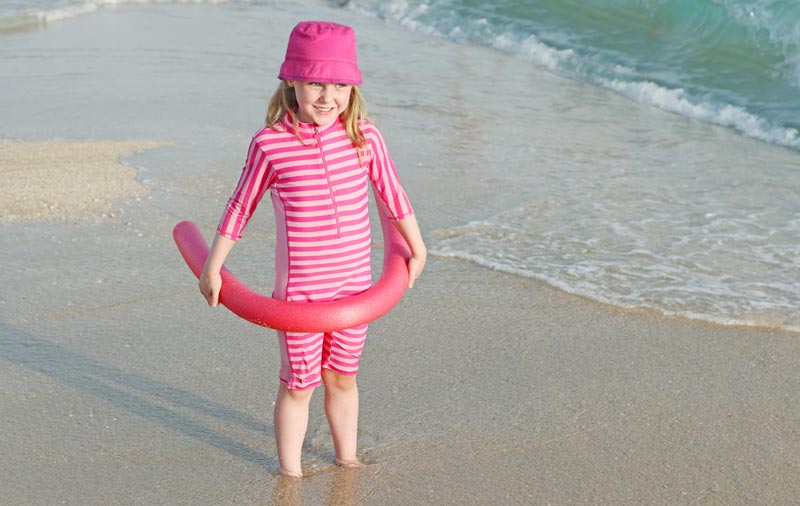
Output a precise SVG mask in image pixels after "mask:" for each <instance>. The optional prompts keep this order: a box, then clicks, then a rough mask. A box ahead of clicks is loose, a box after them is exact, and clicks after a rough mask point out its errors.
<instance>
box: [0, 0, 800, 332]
mask: <svg viewBox="0 0 800 506" xmlns="http://www.w3.org/2000/svg"><path fill="white" fill-rule="evenodd" d="M127 3H153V4H162V3H163V4H180V3H187V4H191V3H208V4H213V3H218V2H216V1H215V0H208V1H206V2H203V1H200V0H198V2H193V1H190V0H187V1H183V2H180V1H178V2H161V1H158V0H151V1H150V2H147V1H146V0H13V1H11V2H4V3H3V5H2V6H0V32H2V33H0V49H2V40H3V39H2V37H3V36H4V35H3V33H5V36H10V34H13V33H18V32H20V31H25V30H39V29H50V28H51V25H52V26H53V27H54V26H57V24H58V23H59V22H61V21H64V20H68V19H70V18H73V17H76V16H86V15H89V16H90V15H94V14H96V13H98V12H101V11H103V10H104V9H112V8H117V7H118V6H120V5H124V4H127ZM339 3H340V2H328V4H329V5H338V4H339ZM280 4H281V3H280V2H267V1H260V0H248V1H237V0H231V1H229V2H221V5H220V6H219V8H220V9H225V10H224V16H223V17H220V18H219V21H216V20H215V18H211V17H204V18H203V19H202V20H200V21H197V20H195V22H202V23H206V24H208V25H209V26H208V28H209V29H213V26H214V23H221V22H225V23H228V24H232V23H233V24H236V23H239V26H250V25H247V24H246V23H243V22H240V21H242V20H243V19H244V17H252V16H253V15H256V14H257V15H262V16H263V15H265V14H264V10H265V8H267V6H268V7H269V8H280ZM186 9H189V7H188V6H187V7H186ZM345 9H347V10H349V11H351V12H352V13H358V14H360V15H367V16H372V17H378V18H381V19H383V20H384V22H385V23H387V24H389V25H393V26H394V27H401V28H403V29H408V30H413V31H417V32H420V35H419V37H426V38H427V37H432V38H431V39H430V40H437V39H439V40H444V41H447V42H446V43H447V44H455V45H457V46H462V47H464V48H465V49H467V48H471V47H475V46H480V47H483V48H485V53H481V54H486V53H487V52H488V53H491V52H497V54H500V53H502V55H503V58H509V57H510V58H512V59H516V60H517V63H516V64H515V65H513V66H510V67H508V66H506V67H503V70H502V74H497V75H494V76H491V77H487V76H486V74H485V73H483V74H480V75H481V79H482V80H483V81H485V83H482V84H481V85H476V84H475V83H465V84H464V86H463V89H462V90H459V93H460V95H459V93H455V92H453V90H441V89H439V88H437V87H436V84H437V82H432V81H435V80H436V79H440V80H441V79H443V76H442V77H438V78H435V77H434V76H436V75H437V74H436V72H437V69H438V67H440V65H439V63H440V62H437V61H436V60H435V57H431V54H434V53H435V50H432V51H431V52H430V53H426V54H425V55H421V56H419V58H427V59H428V60H430V61H421V62H419V69H420V71H419V72H418V73H416V75H413V76H409V77H407V79H406V81H404V83H405V84H404V86H405V87H406V89H408V88H413V87H416V88H415V89H424V90H427V91H426V92H425V93H424V94H422V93H417V94H416V95H414V94H407V95H404V96H402V97H399V96H398V95H399V94H398V93H397V89H396V87H395V88H394V89H390V88H389V87H387V88H380V87H373V88H372V90H368V91H371V92H372V95H371V96H372V97H375V96H376V95H377V97H378V99H379V100H377V101H374V102H372V105H375V106H376V109H377V110H378V111H380V110H381V109H383V110H384V111H386V110H389V111H390V113H391V112H392V111H394V112H395V113H396V114H398V115H400V114H404V111H408V110H412V112H413V114H414V115H415V118H416V119H415V121H420V118H424V121H425V122H427V123H429V124H430V125H429V126H428V127H426V128H429V130H428V131H429V133H430V135H431V138H436V139H442V140H443V142H446V143H447V144H448V145H446V146H442V153H443V154H441V153H440V154H439V155H437V156H438V158H437V157H434V159H433V161H430V160H426V163H429V164H430V165H433V166H434V169H436V168H437V167H445V166H447V165H448V164H450V163H454V164H456V165H458V166H461V167H467V165H470V164H472V165H476V166H479V167H478V168H477V169H475V170H479V171H480V174H481V178H480V181H479V183H480V184H481V185H482V186H476V187H475V188H477V190H476V192H478V193H475V194H476V195H482V199H481V200H480V201H477V202H476V201H475V200H476V199H470V201H469V202H466V201H465V202H464V203H463V208H460V209H455V210H448V211H450V212H452V215H453V216H463V217H464V219H463V220H462V221H458V220H455V222H448V223H437V222H436V220H432V219H430V218H427V219H424V217H423V223H428V224H430V223H436V226H434V227H433V229H432V230H431V229H428V230H427V233H428V235H429V243H430V249H431V251H432V253H433V254H435V255H438V256H443V257H453V258H460V259H465V260H469V261H473V262H475V263H477V264H479V265H482V266H486V267H490V268H494V269H497V270H501V271H505V272H510V273H515V274H518V275H522V276H529V277H533V278H537V279H540V280H544V281H546V282H547V283H549V284H551V285H553V286H556V287H558V288H560V289H563V290H566V291H569V292H572V293H576V294H580V295H583V296H586V297H588V298H591V299H594V300H598V301H601V302H604V303H609V304H613V305H617V306H622V307H629V308H650V309H654V310H657V311H660V312H662V313H665V314H675V315H681V316H686V317H691V318H698V319H703V320H707V321H713V322H717V323H723V324H745V325H764V326H773V327H778V328H785V329H793V330H800V314H799V313H798V310H797V308H798V305H799V304H800V274H798V272H800V254H799V253H798V244H800V140H798V130H797V129H798V119H797V118H799V117H800V115H798V113H800V101H799V100H797V96H798V95H797V92H798V88H800V4H798V3H797V2H792V1H769V0H762V1H735V0H698V1H683V0H669V1H668V0H662V1H659V0H608V1H599V0H589V1H573V0H542V1H528V2H522V1H498V2H491V3H488V2H471V1H464V0H459V1H454V0H437V1H428V2H422V1H410V0H409V1H381V2H379V1H371V0H351V1H350V2H348V3H347V5H346V6H345ZM188 12H189V11H187V16H190V15H191V14H189V13H188ZM220 12H221V14H222V13H223V11H220ZM169 14H170V15H174V12H173V11H170V13H169ZM151 16H152V14H151ZM237 16H241V18H239V21H237V18H236V17H237ZM156 21H158V20H157V19H156V18H152V19H151V22H156ZM228 28H230V27H228ZM288 30H289V27H287V29H286V30H285V32H286V33H288ZM206 33H208V32H206ZM286 33H281V34H279V35H275V37H274V39H275V40H276V41H277V40H279V39H280V40H281V41H282V40H283V39H285V36H286ZM111 35H112V34H109V36H111ZM258 36H259V34H258V32H257V31H255V30H254V31H253V33H251V34H237V35H236V36H235V37H232V38H230V42H229V44H230V46H229V47H208V48H205V50H203V51H201V52H202V53H203V59H200V58H199V57H198V55H189V54H188V50H187V52H186V54H184V53H182V52H181V51H182V50H181V49H170V50H169V51H162V52H161V53H159V54H160V56H159V57H158V58H161V59H162V60H164V61H163V62H161V63H164V66H163V68H162V67H161V66H159V67H158V68H157V69H155V70H156V72H154V73H150V74H149V75H148V77H147V78H146V79H145V82H148V83H150V84H151V85H152V84H153V83H156V84H159V85H163V86H172V87H173V88H175V89H176V90H177V89H180V90H181V94H180V95H176V99H175V101H173V103H170V105H169V107H172V108H174V107H175V105H174V102H178V103H180V101H181V100H185V101H186V103H185V104H184V107H183V108H180V107H179V108H178V109H177V113H174V114H172V115H171V116H169V115H167V116H165V117H159V118H158V119H156V118H153V119H152V121H145V119H146V118H145V116H146V114H144V113H146V112H147V111H148V110H149V109H148V108H152V107H155V106H154V105H153V103H154V102H157V101H158V100H160V98H159V97H160V96H163V93H160V94H156V93H155V92H152V90H151V89H150V88H153V87H152V86H148V87H145V88H142V85H141V84H140V82H141V81H140V80H137V79H140V76H137V75H135V73H134V72H133V71H131V75H130V76H125V77H126V79H124V80H120V81H119V83H123V84H121V85H122V86H130V89H127V88H126V89H123V90H120V89H118V88H116V86H119V85H120V84H119V83H117V84H115V88H114V89H113V90H112V89H111V88H110V87H108V89H104V87H103V83H93V82H88V81H87V82H85V83H84V82H82V81H75V80H76V79H77V80H80V79H84V77H81V75H82V74H81V73H80V72H78V73H73V74H70V75H69V76H67V74H66V73H64V74H63V75H64V77H65V79H66V78H67V77H68V78H69V79H72V80H73V82H80V83H81V85H83V86H84V87H85V89H84V90H83V92H82V93H84V94H86V93H89V91H88V90H90V89H93V90H95V91H91V93H95V94H96V93H100V94H101V95H102V94H104V93H107V94H111V93H112V92H114V93H118V94H120V95H121V96H123V95H124V96H126V97H129V98H128V100H131V98H130V97H134V99H136V100H140V101H141V104H139V105H138V106H136V108H137V109H139V110H140V111H141V112H142V113H143V114H141V116H140V118H139V120H138V121H137V122H132V123H133V124H134V125H138V128H140V131H138V132H134V134H135V135H136V136H137V137H141V138H146V137H147V132H152V135H151V137H152V136H153V135H154V136H155V137H157V138H158V139H161V138H163V137H165V136H166V134H167V132H174V131H176V130H178V129H179V128H180V129H183V130H184V131H185V132H189V130H191V129H192V128H194V130H191V132H190V133H191V136H192V138H193V139H197V138H198V137H196V136H195V134H198V135H199V134H202V135H205V136H206V137H204V138H203V140H202V141H197V140H195V142H194V144H193V146H192V147H193V149H194V150H195V156H196V151H197V148H198V147H199V146H211V147H209V148H208V149H209V150H208V151H207V152H206V154H211V153H212V152H213V151H214V150H215V149H218V147H219V145H218V144H214V143H213V142H212V140H214V139H216V140H217V141H218V140H219V139H224V140H226V141H228V142H229V144H230V145H233V144H241V143H243V142H245V141H246V139H244V137H246V135H245V133H247V132H245V133H242V132H243V131H244V130H247V128H248V127H249V126H253V127H254V126H256V125H250V124H247V121H246V120H244V117H245V116H244V114H245V110H247V109H248V108H250V107H251V106H252V104H256V103H257V104H258V106H259V107H261V106H263V104H262V103H261V102H263V99H264V95H265V94H266V93H268V90H261V89H259V90H255V89H253V88H252V86H251V85H250V84H247V83H246V82H245V81H243V80H241V81H237V83H238V85H240V89H238V90H237V89H232V90H231V88H230V84H231V81H230V77H229V76H231V75H235V73H236V72H242V73H244V72H252V71H253V70H252V68H253V67H248V62H249V58H250V55H251V54H252V51H253V50H254V48H249V47H238V46H237V47H233V45H241V46H245V45H247V44H253V45H254V46H255V45H257V42H256V39H257V37H258ZM248 41H250V42H248ZM185 42H186V44H187V45H186V46H185V47H195V48H197V47H203V46H202V44H203V41H202V40H200V39H198V40H190V41H185ZM167 43H169V41H149V40H147V38H146V37H143V38H142V41H141V43H140V44H139V46H137V49H136V50H137V51H139V52H142V54H144V53H147V54H148V55H149V56H148V57H147V58H152V54H154V52H156V51H158V46H159V45H164V44H167ZM76 47H80V44H77V45H76ZM370 49H371V50H370ZM53 51H54V53H53V54H59V56H63V55H64V54H66V53H65V52H62V53H58V51H60V49H53ZM120 51H122V50H120ZM124 51H128V53H125V54H128V57H130V58H132V59H133V60H132V61H133V63H134V65H129V67H131V68H132V69H137V67H136V65H135V63H136V60H135V58H136V57H135V56H134V53H133V51H132V50H128V49H125V50H124ZM124 51H123V52H124ZM384 51H386V50H385V49H384ZM276 52H277V53H280V51H276ZM376 52H377V48H376V47H375V46H374V44H373V47H372V48H363V46H362V58H364V59H365V60H366V63H367V64H368V63H369V62H368V59H369V58H370V54H375V53H376ZM465 54H468V55H469V58H474V57H476V55H477V53H474V52H468V53H465ZM81 55H82V53H81V52H80V51H75V52H73V53H70V54H69V57H72V58H75V63H76V64H77V63H81V60H82V58H83V57H82V56H81ZM111 55H112V53H111V52H110V53H109V55H108V57H111ZM509 55H510V56H509ZM40 56H41V55H38V56H37V55H33V56H32V57H40ZM398 56H399V53H398ZM4 57H5V58H6V59H7V63H8V65H11V66H13V64H14V62H13V61H12V60H13V57H14V55H9V54H5V55H4ZM103 57H104V56H103V55H101V57H100V58H96V59H95V60H96V61H99V62H101V63H102V62H103ZM406 57H407V58H411V57H413V56H408V55H406ZM188 58H196V61H194V63H195V64H196V65H194V66H192V65H188V64H191V63H192V62H190V61H188ZM173 60H174V61H175V62H179V60H180V62H181V65H183V64H187V68H189V67H190V68H194V69H195V70H194V72H197V73H198V74H191V75H190V74H188V73H187V74H184V73H182V72H176V73H174V74H165V75H160V74H159V72H163V69H164V68H168V67H169V65H168V64H169V62H170V61H173ZM183 60H187V61H183ZM143 61H144V58H143ZM9 62H10V63H9ZM462 63H463V65H466V66H469V65H470V64H475V61H465V62H462ZM87 65H88V64H87ZM142 65H143V66H142V67H141V68H138V69H137V70H139V71H141V70H149V69H148V68H147V66H148V65H152V61H151V60H147V61H146V62H144V63H143V64H142ZM481 65H490V58H489V59H487V61H486V62H483V63H481ZM265 66H266V63H265ZM5 68H10V67H9V66H6V67H5ZM182 68H183V67H179V70H180V69H182ZM258 72H260V73H262V74H264V77H265V80H266V77H267V74H268V73H269V72H268V69H266V68H264V69H261V70H258ZM537 73H538V74H542V73H552V74H554V75H555V76H558V79H564V78H566V79H568V80H569V81H568V82H569V83H573V84H558V83H559V81H558V80H546V79H545V80H542V79H539V78H536V77H535V74H537ZM85 75H86V76H90V75H91V73H90V72H85ZM198 75H199V77H198ZM475 75H478V74H475ZM76 76H77V77H76ZM532 76H534V77H532ZM9 77H11V76H6V78H9ZM273 77H274V76H273ZM141 78H144V75H143V74H142V75H141ZM158 79H165V81H164V82H161V81H158ZM167 79H168V80H169V83H168V82H167V81H166V80H167ZM198 79H199V80H200V81H202V83H203V85H202V86H196V83H197V82H198ZM459 79H462V80H464V81H468V80H469V79H470V75H469V74H468V73H464V75H462V76H461V77H459ZM223 80H225V81H224V83H223ZM428 81H431V82H428ZM547 82H551V83H553V84H551V85H549V86H550V87H549V88H547V89H545V88H546V86H545V83H547ZM124 83H129V84H124ZM533 83H535V84H536V86H537V87H540V88H537V89H532V88H531V84H533ZM218 84H219V86H220V87H224V88H225V89H226V90H228V91H229V92H230V93H231V95H232V97H233V98H231V99H230V100H228V101H225V102H222V101H219V100H218V97H214V100H208V101H207V103H208V107H209V108H214V111H215V114H214V116H215V121H214V125H213V127H209V126H208V125H202V124H201V123H202V121H204V120H203V119H201V116H200V113H199V112H198V109H197V108H196V107H195V106H193V105H192V104H196V103H197V102H198V99H199V98H204V97H205V96H203V97H201V96H200V95H202V94H203V93H209V98H210V97H211V95H210V91H209V90H213V89H214V87H215V86H217V85H218ZM39 85H40V84H29V86H30V87H31V90H32V91H36V92H38V93H35V95H38V96H42V95H44V96H45V97H46V95H47V93H48V89H49V88H48V86H50V85H47V86H45V84H41V88H37V86H39ZM90 85H97V86H90ZM480 86H484V87H485V88H486V89H487V90H490V89H495V88H501V89H502V91H501V92H500V94H499V95H496V96H494V97H493V96H492V93H487V94H486V95H483V96H482V95H480V94H479V93H478V92H475V91H473V92H471V93H468V90H470V89H472V90H476V89H480ZM592 89H594V90H595V91H592ZM559 90H560V91H559ZM151 92H152V96H151V95H150V93H151ZM76 93H78V91H76ZM539 94H544V95H545V96H544V97H542V96H538V95H539ZM237 96H239V97H241V96H244V97H245V98H246V100H244V99H242V100H239V99H236V98H235V97H237ZM135 97H139V98H135ZM453 97H460V98H458V100H457V99H455V98H453ZM548 97H549V98H548ZM89 98H91V97H89V96H86V97H82V96H80V95H79V96H78V98H77V99H76V101H79V102H80V101H84V102H85V103H86V104H87V105H86V107H81V108H75V110H74V111H71V114H72V116H71V120H72V121H73V122H74V124H75V125H79V126H80V127H81V131H83V132H84V133H86V132H88V134H89V135H90V136H92V137H95V138H101V137H102V136H103V135H102V134H103V133H105V134H106V135H107V136H108V135H110V136H111V137H115V136H122V137H130V136H131V128H135V127H131V126H129V125H120V124H118V122H115V121H111V120H108V121H107V122H106V119H105V116H104V115H102V114H98V111H97V110H95V109H93V108H92V106H91V105H90V104H91V100H89ZM84 99H86V100H84ZM37 100H38V101H39V102H41V101H42V100H41V99H39V98H37ZM108 100H111V99H110V98H108ZM223 104H224V105H223ZM420 104H422V105H424V107H423V106H420ZM496 104H510V105H508V107H506V108H505V109H502V107H501V106H500V105H496ZM119 105H120V107H131V106H130V104H127V105H125V104H123V103H122V102H120V104H119ZM15 106H17V104H11V103H9V104H6V111H11V110H12V109H14V107H15ZM156 106H158V104H157V103H156ZM162 106H163V107H166V104H162ZM512 106H513V108H512ZM41 110H42V113H41V114H42V116H41V118H40V119H39V120H37V119H36V117H35V116H32V117H31V118H29V122H30V124H29V126H28V127H26V126H25V124H24V122H19V123H16V124H15V125H14V126H13V127H12V126H11V125H8V124H7V125H5V127H4V128H3V129H2V130H3V131H2V132H0V136H3V137H5V138H8V139H16V138H30V137H35V136H37V135H44V136H45V137H52V136H56V137H58V136H59V134H58V132H59V130H58V129H55V128H54V129H53V130H52V131H51V130H48V128H51V127H50V125H49V124H48V122H46V121H44V118H45V117H46V116H47V114H50V113H52V112H53V111H54V110H57V105H52V106H51V107H50V108H46V109H41ZM662 110H663V111H667V112H669V113H674V114H665V113H663V112H661V111H662ZM83 111H85V112H83ZM174 111H175V109H173V112H174ZM206 112H208V111H206ZM82 114H83V116H82ZM84 116H85V117H84ZM143 118H144V119H143ZM181 118H183V119H181ZM443 118H449V119H447V120H446V119H443ZM451 120H452V121H451ZM190 123H191V124H190ZM245 124H246V125H247V126H243V125H245ZM709 125H714V126H709ZM34 127H35V128H34ZM26 128H27V129H26ZM443 129H451V130H452V135H449V136H442V137H436V136H437V135H440V134H439V133H438V132H440V131H441V130H443ZM60 135H61V136H63V134H60ZM185 135H187V136H189V135H190V134H189V133H185ZM394 146H397V147H401V148H402V147H403V143H395V144H394ZM237 147H238V146H237ZM395 156H396V158H400V159H403V158H407V156H406V157H404V155H403V153H396V154H395ZM464 170H465V171H466V170H467V169H464ZM498 182H499V183H498ZM463 184H464V183H462V182H454V183H453V191H459V190H458V188H459V186H458V185H463ZM500 189H502V190H500ZM175 191H178V190H175ZM224 191H227V190H224ZM480 192H482V193H480ZM173 197H174V195H173ZM465 200H466V199H465ZM417 207H418V208H422V209H424V208H425V207H426V203H425V202H422V203H421V204H420V203H418V204H417ZM442 211H443V212H446V211H444V210H442Z"/></svg>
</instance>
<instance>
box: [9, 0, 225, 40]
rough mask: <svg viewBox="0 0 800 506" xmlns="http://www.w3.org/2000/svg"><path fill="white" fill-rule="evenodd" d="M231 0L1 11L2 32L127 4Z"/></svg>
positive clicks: (97, 1)
mask: <svg viewBox="0 0 800 506" xmlns="http://www.w3.org/2000/svg"><path fill="white" fill-rule="evenodd" d="M229 1H230V0H86V1H84V2H80V3H74V4H71V5H61V6H53V7H42V8H21V9H14V10H6V11H0V33H7V32H14V31H19V30H28V29H36V28H41V27H44V26H47V25H48V24H51V23H56V22H59V21H64V20H67V19H71V18H75V17H78V16H83V15H86V14H92V13H94V12H97V11H98V10H100V9H102V8H104V7H110V6H115V5H125V4H224V3H228V2H229Z"/></svg>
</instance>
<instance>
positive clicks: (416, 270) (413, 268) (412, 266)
mask: <svg viewBox="0 0 800 506" xmlns="http://www.w3.org/2000/svg"><path fill="white" fill-rule="evenodd" d="M426 256H427V255H422V258H420V257H419V256H412V257H411V258H410V259H409V260H408V287H409V288H413V287H414V281H416V280H417V278H418V277H419V276H420V274H422V270H423V269H424V268H425V257H426Z"/></svg>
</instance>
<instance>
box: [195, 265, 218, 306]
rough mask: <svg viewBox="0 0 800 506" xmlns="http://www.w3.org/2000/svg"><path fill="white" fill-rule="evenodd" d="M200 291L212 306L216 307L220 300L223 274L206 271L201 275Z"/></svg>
mask: <svg viewBox="0 0 800 506" xmlns="http://www.w3.org/2000/svg"><path fill="white" fill-rule="evenodd" d="M199 286H200V293H202V294H203V297H205V298H206V302H208V305H209V306H211V307H216V306H217V303H218V302H219V291H220V289H221V288H222V276H220V275H219V273H218V272H217V273H206V272H203V273H202V274H201V275H200V283H199Z"/></svg>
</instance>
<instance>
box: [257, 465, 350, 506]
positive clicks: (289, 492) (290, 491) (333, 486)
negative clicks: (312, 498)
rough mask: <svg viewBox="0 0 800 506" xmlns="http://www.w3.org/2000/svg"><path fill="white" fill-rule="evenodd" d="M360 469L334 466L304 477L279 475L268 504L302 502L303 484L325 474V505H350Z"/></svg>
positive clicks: (297, 505) (285, 505)
mask: <svg viewBox="0 0 800 506" xmlns="http://www.w3.org/2000/svg"><path fill="white" fill-rule="evenodd" d="M361 471H362V470H361V469H354V468H351V467H344V466H336V467H334V468H333V471H332V472H331V473H320V474H316V475H313V476H311V477H306V478H302V479H300V478H291V477H287V476H279V477H278V478H277V480H276V482H275V486H274V487H273V489H272V495H271V497H270V500H269V503H268V504H269V506H300V505H302V504H303V485H304V484H305V483H307V480H313V479H314V476H320V475H321V474H324V475H325V482H326V485H327V494H326V497H327V501H326V502H325V504H326V505H327V506H352V505H355V504H356V489H357V485H358V476H359V473H360V472H361Z"/></svg>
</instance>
